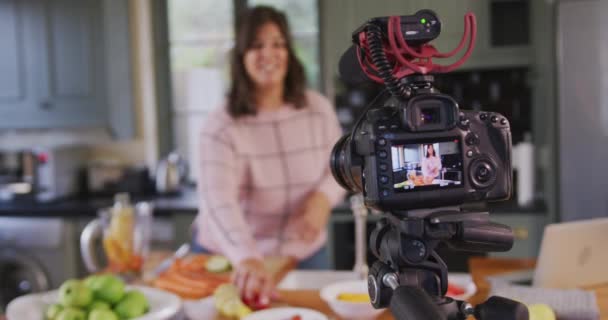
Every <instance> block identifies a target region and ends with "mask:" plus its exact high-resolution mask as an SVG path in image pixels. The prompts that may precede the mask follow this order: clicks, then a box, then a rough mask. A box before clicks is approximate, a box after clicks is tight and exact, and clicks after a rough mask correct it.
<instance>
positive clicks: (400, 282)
mask: <svg viewBox="0 0 608 320" xmlns="http://www.w3.org/2000/svg"><path fill="white" fill-rule="evenodd" d="M442 242H443V243H445V244H447V245H448V246H450V247H451V248H453V249H456V250H465V251H477V252H490V251H508V250H510V249H511V247H512V245H513V234H512V232H511V229H510V228H509V227H507V226H504V225H501V224H497V223H493V222H491V221H489V214H488V213H487V212H461V211H459V210H457V209H455V208H443V209H439V210H435V211H429V210H414V211H410V212H399V213H388V214H386V215H385V217H384V218H383V219H382V220H381V221H379V222H378V224H377V226H376V229H375V230H374V231H373V232H372V235H371V238H370V247H371V249H372V252H373V253H374V255H376V257H378V259H379V261H376V262H375V263H374V264H373V266H372V268H371V269H370V273H369V275H368V291H369V294H370V298H371V302H372V304H373V305H374V307H376V308H385V307H390V309H391V311H392V312H393V315H395V317H396V318H397V319H454V320H456V319H465V318H466V317H467V316H469V315H475V316H476V317H477V318H478V319H480V320H484V319H497V320H502V319H504V320H507V319H508V320H511V319H512V320H527V319H528V311H527V308H526V307H525V306H524V305H523V304H520V303H517V302H515V301H511V300H509V299H506V298H500V297H493V298H492V299H489V300H488V302H486V303H484V304H482V305H480V306H478V307H477V308H473V306H471V305H470V304H468V303H466V302H465V301H460V300H454V299H452V298H450V297H447V296H446V295H445V294H446V292H447V286H448V268H447V265H446V264H445V263H444V261H443V260H442V259H441V257H440V256H439V255H438V254H437V252H436V248H437V246H438V245H439V244H440V243H442ZM499 309H500V310H499ZM497 310H498V311H500V312H498V311H497ZM488 314H492V316H491V317H490V318H487V317H488V316H487V315H488ZM419 316H422V317H419Z"/></svg>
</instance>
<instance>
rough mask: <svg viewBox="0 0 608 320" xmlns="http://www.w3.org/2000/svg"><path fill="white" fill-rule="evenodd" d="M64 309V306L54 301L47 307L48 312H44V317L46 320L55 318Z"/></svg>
mask: <svg viewBox="0 0 608 320" xmlns="http://www.w3.org/2000/svg"><path fill="white" fill-rule="evenodd" d="M61 310H63V306H62V305H60V304H59V303H54V304H52V305H50V306H48V307H47V308H46V312H45V313H44V318H45V319H46V320H55V318H56V317H57V315H58V314H59V313H60V312H61Z"/></svg>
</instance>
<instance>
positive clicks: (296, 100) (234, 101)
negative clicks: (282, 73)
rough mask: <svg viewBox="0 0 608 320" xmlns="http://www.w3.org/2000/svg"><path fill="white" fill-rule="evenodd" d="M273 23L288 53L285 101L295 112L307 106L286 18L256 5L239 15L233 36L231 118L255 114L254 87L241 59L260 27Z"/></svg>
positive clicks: (273, 10)
mask: <svg viewBox="0 0 608 320" xmlns="http://www.w3.org/2000/svg"><path fill="white" fill-rule="evenodd" d="M267 23H274V24H276V25H277V26H278V27H279V30H280V31H281V34H282V35H283V37H284V38H285V41H286V48H287V52H288V58H287V59H288V62H287V63H288V65H287V76H286V77H285V90H284V93H283V94H284V99H285V101H286V102H289V103H292V104H293V105H294V106H295V108H296V109H300V108H303V107H304V106H305V105H306V95H305V92H306V75H305V73H304V67H303V66H302V63H300V61H299V60H298V58H297V57H296V55H295V53H294V50H293V47H292V44H293V41H292V39H291V34H290V32H289V24H288V23H287V18H286V17H285V14H283V13H282V12H280V11H278V10H276V9H274V8H272V7H267V6H257V7H254V8H251V9H248V10H246V11H245V12H244V13H243V14H242V15H241V16H240V21H239V25H238V27H237V33H236V43H235V46H234V49H233V50H232V53H231V61H230V75H231V78H232V84H231V87H230V91H229V93H228V113H229V114H230V115H231V116H232V117H233V118H238V117H240V116H244V115H255V114H256V109H255V104H254V102H255V101H254V98H255V95H254V92H255V86H254V83H253V81H252V80H251V79H250V78H249V75H248V74H247V70H246V69H245V64H244V63H243V57H244V56H245V52H246V51H247V50H249V49H250V48H251V47H252V45H253V42H254V41H255V38H256V34H257V32H258V30H259V29H260V27H262V26H263V25H265V24H267Z"/></svg>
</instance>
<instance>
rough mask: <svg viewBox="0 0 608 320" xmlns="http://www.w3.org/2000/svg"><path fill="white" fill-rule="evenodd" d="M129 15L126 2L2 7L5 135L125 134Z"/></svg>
mask: <svg viewBox="0 0 608 320" xmlns="http://www.w3.org/2000/svg"><path fill="white" fill-rule="evenodd" d="M120 3H122V4H120ZM127 9H128V4H127V3H126V2H125V1H92V0H90V1H81V0H50V1H43V0H30V1H18V0H7V1H2V2H1V3H0V39H2V41H3V44H2V50H0V71H1V72H0V129H10V128H13V129H20V128H36V129H37V128H60V127H62V128H66V127H84V126H87V127H93V126H95V127H104V126H108V127H109V128H110V129H111V131H113V133H114V134H115V135H117V136H121V135H123V136H128V135H129V134H130V131H132V130H133V129H130V128H128V126H127V128H126V129H125V123H126V124H127V125H129V124H128V123H127V121H129V120H132V119H133V116H132V115H131V114H132V110H131V109H132V106H131V100H130V96H129V97H127V99H125V96H124V92H130V87H131V81H130V72H128V70H129V68H128V66H129V53H128V43H129V41H128V35H129V32H128V22H127V21H128V10H127ZM117 28H122V30H120V29H117ZM110 32H112V33H110ZM125 43H126V45H125ZM125 67H126V68H125ZM125 70H126V73H125ZM123 86H126V88H122V87H123ZM117 90H122V91H117ZM126 90H129V91H126ZM129 94H130V93H129ZM117 104H118V105H121V109H122V110H121V112H122V114H121V117H120V118H125V119H122V120H121V121H119V124H120V127H116V125H117V123H115V122H114V121H113V119H115V118H117V117H116V115H113V114H112V113H113V112H115V108H116V105H117ZM109 106H112V107H109ZM130 126H131V127H133V125H132V124H131V125H130Z"/></svg>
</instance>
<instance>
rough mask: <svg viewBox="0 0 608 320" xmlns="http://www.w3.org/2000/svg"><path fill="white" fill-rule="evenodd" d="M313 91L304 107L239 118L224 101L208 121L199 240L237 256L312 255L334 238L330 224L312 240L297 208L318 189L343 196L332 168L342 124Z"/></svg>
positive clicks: (334, 199)
mask: <svg viewBox="0 0 608 320" xmlns="http://www.w3.org/2000/svg"><path fill="white" fill-rule="evenodd" d="M306 96H307V102H308V105H307V106H306V107H305V108H303V109H299V110H296V109H295V108H293V106H291V105H285V106H282V107H281V108H280V109H279V110H276V111H269V112H259V113H258V114H257V115H255V116H245V117H241V118H238V119H236V120H235V119H233V118H232V117H230V115H229V114H228V113H227V111H226V108H225V107H224V108H220V109H218V110H216V111H215V112H213V113H211V114H210V115H209V118H208V119H207V121H206V123H205V125H204V126H203V129H202V132H201V134H200V149H199V150H200V152H201V157H200V159H201V160H200V163H199V166H200V170H199V177H198V190H199V191H198V192H199V198H200V206H199V208H200V210H199V215H198V217H197V219H196V228H197V230H198V238H197V240H198V242H199V243H200V244H201V245H203V246H204V247H205V248H207V249H209V250H211V251H213V252H218V253H221V254H224V255H226V256H227V257H228V258H229V259H230V260H231V261H232V263H234V264H238V263H239V262H240V261H241V260H243V259H245V258H262V257H263V256H269V255H284V256H293V257H295V258H298V259H304V258H307V257H309V256H311V255H312V254H314V253H315V252H316V251H317V250H319V249H320V248H321V247H322V246H323V245H324V244H325V242H326V240H327V233H326V231H325V230H323V231H321V232H319V234H318V235H317V236H316V239H315V240H314V241H304V240H303V239H302V238H301V237H300V235H299V233H298V230H299V228H300V227H301V226H300V225H299V224H298V222H297V221H296V220H298V219H295V218H297V217H296V215H297V214H299V213H298V212H297V210H296V209H297V208H299V207H300V205H301V204H302V202H303V200H304V199H306V197H307V196H308V195H309V194H311V193H312V192H314V191H321V192H323V193H324V194H325V195H326V196H327V197H328V198H329V199H330V202H331V203H332V205H336V204H337V203H339V202H340V201H341V200H342V199H343V196H344V194H345V192H344V190H343V189H342V188H341V187H339V186H338V184H337V183H336V182H335V181H334V179H333V177H332V175H331V172H330V169H329V155H330V152H331V149H332V147H333V145H334V143H335V142H336V141H337V140H338V138H339V137H340V135H341V130H340V126H339V124H338V121H337V119H336V115H335V112H334V110H333V107H332V105H331V103H330V102H329V101H328V100H327V99H326V98H325V97H323V96H321V95H320V94H318V93H316V92H313V91H308V92H307V94H306ZM311 214H316V213H311ZM319 214H321V213H319Z"/></svg>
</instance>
